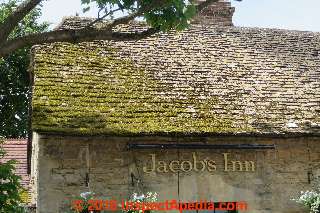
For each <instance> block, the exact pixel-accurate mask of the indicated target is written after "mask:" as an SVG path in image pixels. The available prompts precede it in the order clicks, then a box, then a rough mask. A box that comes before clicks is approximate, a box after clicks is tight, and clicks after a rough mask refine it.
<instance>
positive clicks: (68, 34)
mask: <svg viewBox="0 0 320 213" xmlns="http://www.w3.org/2000/svg"><path fill="white" fill-rule="evenodd" d="M158 32H160V30H159V29H154V28H149V29H147V30H145V31H140V32H132V33H125V32H113V31H112V30H111V28H106V29H94V28H89V29H86V28H85V29H67V30H56V31H51V32H44V33H39V34H32V35H28V36H24V37H21V38H16V39H12V40H9V41H7V42H5V43H4V44H3V45H2V46H0V57H1V56H5V55H7V54H9V53H11V52H13V51H15V50H17V49H20V48H23V47H25V46H32V45H36V44H44V43H47V44H48V43H53V42H70V43H78V42H89V41H94V40H109V41H131V40H139V39H143V38H146V37H149V36H151V35H153V34H155V33H158Z"/></svg>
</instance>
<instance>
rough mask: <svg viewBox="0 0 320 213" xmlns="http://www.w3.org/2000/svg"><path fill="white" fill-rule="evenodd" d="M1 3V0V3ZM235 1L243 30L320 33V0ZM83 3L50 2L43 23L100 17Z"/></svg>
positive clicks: (69, 0) (77, 0)
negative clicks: (84, 17) (86, 9)
mask: <svg viewBox="0 0 320 213" xmlns="http://www.w3.org/2000/svg"><path fill="white" fill-rule="evenodd" d="M0 1H1V0H0ZM231 1H232V5H233V6H234V7H235V8H236V11H235V14H234V17H233V23H234V25H236V26H243V27H263V28H280V29H290V30H303V31H305V30H306V31H316V32H320V12H319V8H320V0H242V2H237V1H234V0H231ZM80 2H81V1H80V0H47V1H45V3H44V8H43V15H42V17H41V21H47V22H50V23H52V27H54V26H56V25H57V24H58V23H59V22H61V20H62V18H63V17H66V16H72V15H76V13H78V14H79V15H80V16H91V17H96V16H97V10H91V11H89V12H87V13H85V14H83V13H82V9H81V8H82V6H81V4H80Z"/></svg>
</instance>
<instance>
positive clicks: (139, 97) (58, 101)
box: [33, 44, 251, 135]
mask: <svg viewBox="0 0 320 213" xmlns="http://www.w3.org/2000/svg"><path fill="white" fill-rule="evenodd" d="M102 53H103V54H102ZM34 73H35V77H36V80H35V89H34V97H33V129H34V130H35V131H41V132H61V133H71V134H84V135H88V134H89V135H92V134H117V135H121V134H140V133H146V134H152V133H183V134H189V133H235V132H244V131H246V132H248V131H251V130H250V129H249V128H247V127H244V128H243V127H241V128H239V127H236V124H234V122H233V120H232V116H231V114H230V115H225V116H224V117H219V115H217V114H214V113H212V110H213V109H214V108H215V105H216V104H217V103H218V100H217V99H216V98H207V99H205V100H201V99H198V98H196V97H197V94H196V92H194V91H187V92H185V94H184V96H186V97H185V98H179V97H172V98H167V97H166V96H160V95H158V93H157V91H161V92H162V93H169V92H170V91H171V90H172V88H170V86H169V85H168V84H164V83H162V82H160V81H159V80H156V79H151V78H150V77H149V76H148V75H147V74H146V71H145V70H143V69H139V68H137V67H136V66H135V65H134V63H133V62H132V61H130V60H123V59H120V58H119V57H118V56H117V52H116V50H114V49H109V50H107V51H106V50H105V49H104V50H101V49H94V48H92V49H91V50H90V49H88V48H87V46H85V47H83V46H81V45H66V44H55V45H52V46H51V48H50V49H45V50H43V52H42V51H38V52H37V54H36V56H35V67H34Z"/></svg>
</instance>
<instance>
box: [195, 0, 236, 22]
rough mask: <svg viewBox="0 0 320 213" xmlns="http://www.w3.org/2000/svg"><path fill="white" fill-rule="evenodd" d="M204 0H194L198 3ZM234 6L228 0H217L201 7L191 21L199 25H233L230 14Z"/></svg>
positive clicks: (231, 14)
mask: <svg viewBox="0 0 320 213" xmlns="http://www.w3.org/2000/svg"><path fill="white" fill-rule="evenodd" d="M204 1H205V0H195V3H196V4H200V3H202V2H204ZM233 13H234V7H232V6H231V3H230V2H229V1H228V0H218V1H217V2H215V3H213V4H211V5H209V6H208V7H207V8H205V9H203V10H202V11H201V12H200V13H199V14H198V15H197V16H196V17H195V18H194V20H193V21H192V23H194V24H200V25H216V26H233V23H232V16H233Z"/></svg>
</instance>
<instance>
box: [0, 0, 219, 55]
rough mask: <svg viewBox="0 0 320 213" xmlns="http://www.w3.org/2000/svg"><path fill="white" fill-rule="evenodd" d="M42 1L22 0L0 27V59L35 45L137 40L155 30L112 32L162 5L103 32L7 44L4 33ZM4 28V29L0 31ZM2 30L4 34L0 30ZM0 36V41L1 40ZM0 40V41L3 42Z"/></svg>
mask: <svg viewBox="0 0 320 213" xmlns="http://www.w3.org/2000/svg"><path fill="white" fill-rule="evenodd" d="M41 1H42V0H26V1H24V2H23V3H22V4H21V5H20V6H19V7H18V8H17V10H16V11H15V12H14V13H13V14H11V15H10V16H9V17H8V18H7V19H6V20H5V22H4V23H2V24H1V25H0V29H1V31H0V58H1V57H2V56H5V55H8V54H9V53H12V52H13V51H15V50H17V49H20V48H23V47H25V46H32V45H36V44H44V43H53V42H70V43H76V42H89V41H93V40H113V41H128V40H138V39H143V38H146V37H148V36H151V35H153V34H155V33H157V32H159V31H160V30H159V29H154V28H150V29H148V30H145V31H142V32H131V33H126V32H113V28H114V27H116V26H118V25H121V24H128V23H129V22H130V21H131V20H133V19H135V18H136V17H139V16H142V15H143V14H144V13H146V12H148V11H151V10H153V9H155V8H158V7H163V6H165V4H166V1H165V0H163V1H156V2H157V3H158V4H150V5H148V6H144V7H140V8H139V9H138V10H137V11H135V12H133V13H131V14H129V15H127V16H123V17H120V18H117V19H115V20H113V21H111V22H110V23H109V24H107V25H106V26H105V28H103V29H97V28H94V27H88V26H87V27H84V28H81V29H64V30H53V31H50V32H44V33H38V34H31V35H27V36H23V37H19V38H15V39H12V40H7V39H8V38H7V37H8V35H9V34H8V33H10V32H11V31H12V30H13V29H14V27H15V26H16V25H17V24H18V22H19V21H21V20H22V19H23V18H24V16H26V15H27V14H28V13H29V12H30V11H31V10H32V9H33V8H34V7H36V5H38V4H39V3H40V2H41ZM217 1H218V0H206V1H203V2H202V3H200V4H199V5H197V11H198V13H199V12H201V10H203V9H204V8H206V7H207V6H209V5H210V4H212V3H214V2H217ZM3 27H4V28H3ZM2 29H4V30H2ZM1 36H2V37H1ZM4 37H5V39H4V40H1V38H4Z"/></svg>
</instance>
